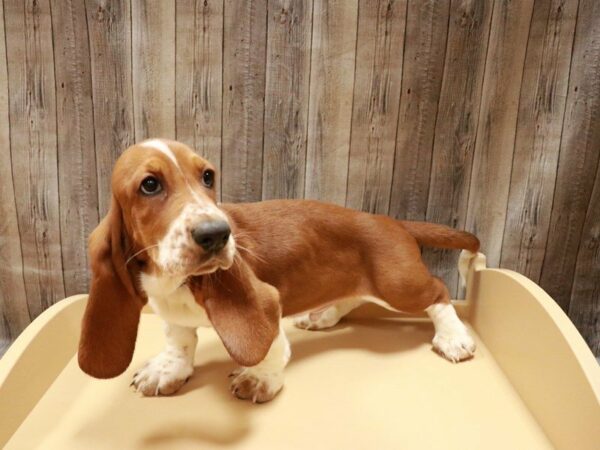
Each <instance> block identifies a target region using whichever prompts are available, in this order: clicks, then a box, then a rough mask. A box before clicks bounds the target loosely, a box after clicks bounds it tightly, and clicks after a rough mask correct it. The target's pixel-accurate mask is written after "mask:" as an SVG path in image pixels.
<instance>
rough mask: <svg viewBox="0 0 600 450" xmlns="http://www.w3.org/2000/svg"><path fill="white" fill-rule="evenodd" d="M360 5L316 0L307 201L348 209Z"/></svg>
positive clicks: (309, 121)
mask: <svg viewBox="0 0 600 450" xmlns="http://www.w3.org/2000/svg"><path fill="white" fill-rule="evenodd" d="M357 19H358V5H357V3H356V2H346V1H342V0H314V6H313V33H312V56H311V69H310V105H309V110H308V111H309V112H308V142H307V152H306V182H305V187H304V196H305V197H306V198H319V199H321V200H324V201H328V202H333V203H338V204H340V205H344V204H345V202H346V185H347V181H348V156H349V146H350V123H351V120H352V98H353V89H354V69H355V60H356V54H355V51H356V29H357Z"/></svg>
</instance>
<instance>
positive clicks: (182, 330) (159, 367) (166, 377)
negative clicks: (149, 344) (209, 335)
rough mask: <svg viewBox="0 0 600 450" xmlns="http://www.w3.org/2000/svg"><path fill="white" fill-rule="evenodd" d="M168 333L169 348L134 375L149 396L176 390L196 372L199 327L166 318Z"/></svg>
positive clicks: (140, 388) (142, 389)
mask: <svg viewBox="0 0 600 450" xmlns="http://www.w3.org/2000/svg"><path fill="white" fill-rule="evenodd" d="M165 336H166V340H167V346H166V347H165V349H164V350H163V351H162V352H161V353H159V354H158V355H156V356H155V357H154V358H152V359H150V360H149V361H148V362H147V363H146V365H144V367H142V368H141V369H140V370H139V371H138V372H137V373H136V374H135V375H134V376H133V381H132V383H131V384H132V385H134V386H135V388H136V390H137V391H139V392H141V393H142V394H144V395H145V396H155V395H171V394H174V393H175V392H177V391H178V390H179V389H180V388H181V387H182V386H183V385H184V384H185V382H186V381H187V380H188V379H189V378H190V376H191V375H192V373H193V372H194V354H195V353H196V344H197V343H198V337H197V336H196V328H190V327H181V326H178V325H173V324H170V323H167V322H165Z"/></svg>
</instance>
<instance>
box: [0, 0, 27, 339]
mask: <svg viewBox="0 0 600 450" xmlns="http://www.w3.org/2000/svg"><path fill="white" fill-rule="evenodd" d="M3 13H4V7H3V4H2V2H0V18H1V17H3V16H4V14H3ZM5 42H6V41H5V34H4V21H3V20H1V21H0V61H6V47H5V45H4V43H5ZM8 102H9V98H8V72H7V67H6V65H5V64H3V65H2V66H0V180H1V183H2V184H1V185H0V267H2V268H4V270H0V340H3V341H5V342H10V340H11V339H14V338H15V337H17V336H18V334H19V333H20V332H21V331H23V329H24V328H25V327H26V326H27V325H28V324H29V322H30V321H31V316H30V314H29V307H28V304H27V301H26V300H27V294H26V292H25V280H24V279H23V254H22V252H21V236H20V235H19V224H18V217H17V206H16V196H15V190H14V180H13V174H12V162H11V151H10V126H9V108H8ZM7 268H8V269H9V270H6V269H7Z"/></svg>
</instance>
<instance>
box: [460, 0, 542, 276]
mask: <svg viewBox="0 0 600 450" xmlns="http://www.w3.org/2000/svg"><path fill="white" fill-rule="evenodd" d="M532 10H533V1H532V0H526V1H525V0H524V1H520V2H509V1H499V2H495V3H494V10H493V12H492V25H491V31H490V39H489V47H488V53H487V60H486V66H485V75H484V80H483V97H482V100H481V109H480V114H479V124H478V127H477V139H476V142H475V157H474V160H473V169H472V176H471V185H470V188H469V203H468V210H467V222H466V228H467V229H468V230H470V231H472V232H475V234H477V236H478V237H479V239H480V240H481V241H482V242H483V243H484V244H483V245H484V248H485V253H486V256H487V258H488V265H489V266H490V267H496V266H498V264H499V263H500V253H501V248H502V234H503V230H504V222H505V217H506V205H507V201H508V190H509V183H510V173H511V167H512V157H513V147H514V140H515V132H516V125H517V111H518V105H519V93H520V91H521V79H522V75H523V63H524V59H525V49H526V48H527V38H528V32H529V24H530V23H531V14H532Z"/></svg>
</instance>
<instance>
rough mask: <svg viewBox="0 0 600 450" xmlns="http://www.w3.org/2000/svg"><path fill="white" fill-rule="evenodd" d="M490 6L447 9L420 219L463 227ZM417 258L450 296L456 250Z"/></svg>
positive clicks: (470, 4)
mask: <svg viewBox="0 0 600 450" xmlns="http://www.w3.org/2000/svg"><path fill="white" fill-rule="evenodd" d="M492 7H493V4H492V3H491V2H480V1H477V0H473V1H467V2H453V3H452V6H451V9H450V21H449V29H448V42H447V46H446V60H445V63H444V75H443V80H442V88H441V93H440V100H439V105H438V117H437V121H436V126H435V141H434V144H433V155H432V161H431V176H430V179H429V198H428V200H427V215H426V219H427V220H428V221H431V222H436V223H443V224H446V225H449V226H452V227H458V228H464V227H465V221H466V215H467V201H468V198H469V183H470V181H471V168H472V164H473V156H474V153H475V138H476V136H477V123H478V122H477V120H478V118H479V107H480V105H481V94H482V86H483V74H484V70H485V58H486V53H487V44H488V38H489V33H490V24H491V17H492ZM466 67H468V68H469V70H465V68H466ZM484 244H485V243H484ZM423 258H424V259H425V261H426V262H427V264H428V265H429V267H431V269H432V270H433V271H434V272H435V273H436V274H437V275H439V276H440V277H441V278H442V279H443V280H444V281H445V282H446V284H447V285H448V288H449V289H450V293H451V294H453V295H454V294H455V293H456V292H457V291H456V288H457V285H458V274H457V272H456V262H457V255H456V252H454V251H449V250H443V249H429V248H426V249H423Z"/></svg>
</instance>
